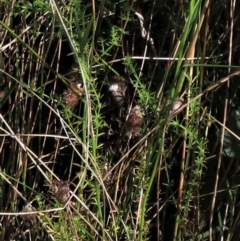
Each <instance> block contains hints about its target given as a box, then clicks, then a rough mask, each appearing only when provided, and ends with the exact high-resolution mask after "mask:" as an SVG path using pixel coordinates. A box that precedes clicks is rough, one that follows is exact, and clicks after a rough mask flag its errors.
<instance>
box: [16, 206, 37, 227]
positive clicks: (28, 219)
mask: <svg viewBox="0 0 240 241" xmlns="http://www.w3.org/2000/svg"><path fill="white" fill-rule="evenodd" d="M34 211H35V210H34V208H33V207H31V206H30V205H26V206H25V207H24V208H23V209H22V210H21V212H20V213H26V214H24V215H20V217H21V219H22V220H23V226H24V227H26V228H28V229H29V228H31V227H33V226H34V225H35V224H36V222H37V214H36V213H32V214H27V213H28V212H34Z"/></svg>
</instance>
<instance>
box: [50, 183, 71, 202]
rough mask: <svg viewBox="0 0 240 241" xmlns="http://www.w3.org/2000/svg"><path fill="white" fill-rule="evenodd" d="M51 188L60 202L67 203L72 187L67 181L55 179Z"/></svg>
mask: <svg viewBox="0 0 240 241" xmlns="http://www.w3.org/2000/svg"><path fill="white" fill-rule="evenodd" d="M51 190H52V192H53V194H54V196H55V197H56V199H57V200H58V201H59V202H60V203H62V204H65V203H66V202H67V201H68V199H69V197H70V188H69V185H68V183H67V182H64V181H62V180H60V181H58V180H54V181H53V182H52V185H51Z"/></svg>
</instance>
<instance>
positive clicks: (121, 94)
mask: <svg viewBox="0 0 240 241" xmlns="http://www.w3.org/2000/svg"><path fill="white" fill-rule="evenodd" d="M111 81H112V84H111V85H110V87H109V91H110V92H111V93H112V97H113V99H114V101H115V103H116V104H117V105H118V106H122V104H123V103H124V99H125V92H126V89H127V87H126V85H125V84H124V79H123V78H122V77H120V76H117V75H114V76H112V77H111Z"/></svg>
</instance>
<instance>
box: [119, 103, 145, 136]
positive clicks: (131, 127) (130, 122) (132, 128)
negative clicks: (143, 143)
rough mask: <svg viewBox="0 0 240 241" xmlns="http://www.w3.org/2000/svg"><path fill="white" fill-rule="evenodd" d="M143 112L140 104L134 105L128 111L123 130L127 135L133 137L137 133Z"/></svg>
mask: <svg viewBox="0 0 240 241" xmlns="http://www.w3.org/2000/svg"><path fill="white" fill-rule="evenodd" d="M142 120H143V114H142V112H141V108H140V106H138V105H136V106H135V107H133V108H132V109H131V111H130V113H129V117H128V119H127V121H126V123H125V126H124V131H125V134H126V135H127V136H128V137H135V136H138V135H139V131H140V128H141V125H142Z"/></svg>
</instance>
